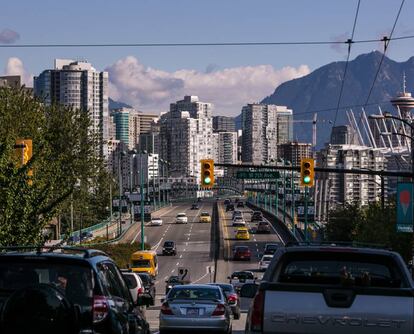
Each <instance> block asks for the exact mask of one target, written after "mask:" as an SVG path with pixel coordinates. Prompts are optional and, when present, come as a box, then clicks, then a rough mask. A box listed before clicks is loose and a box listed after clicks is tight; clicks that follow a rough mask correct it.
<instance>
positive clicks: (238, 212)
mask: <svg viewBox="0 0 414 334" xmlns="http://www.w3.org/2000/svg"><path fill="white" fill-rule="evenodd" d="M235 217H243V214H242V212H241V211H240V210H234V211H233V212H232V215H231V219H232V220H234V218H235Z"/></svg>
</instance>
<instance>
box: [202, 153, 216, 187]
mask: <svg viewBox="0 0 414 334" xmlns="http://www.w3.org/2000/svg"><path fill="white" fill-rule="evenodd" d="M200 162H201V186H202V187H203V188H206V189H211V188H213V186H214V160H213V159H202V160H201V161H200Z"/></svg>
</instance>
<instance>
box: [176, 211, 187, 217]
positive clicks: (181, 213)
mask: <svg viewBox="0 0 414 334" xmlns="http://www.w3.org/2000/svg"><path fill="white" fill-rule="evenodd" d="M179 215H184V216H186V213H185V212H179V213H177V216H179Z"/></svg>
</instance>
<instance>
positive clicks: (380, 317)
mask: <svg viewBox="0 0 414 334" xmlns="http://www.w3.org/2000/svg"><path fill="white" fill-rule="evenodd" d="M288 290H289V291H288ZM312 290H313V291H312ZM318 290H319V291H318ZM384 296H386V298H384ZM348 297H349V298H348ZM347 298H348V299H352V300H349V302H347V301H346V300H345V299H347ZM335 300H337V302H335ZM344 302H345V303H344ZM328 304H330V305H331V306H329V305H328ZM413 304H414V298H413V293H412V290H410V289H406V290H396V291H390V290H388V289H384V290H382V291H375V292H372V291H371V292H369V293H368V294H363V293H360V292H358V291H356V290H351V289H326V288H325V289H323V290H321V288H320V287H315V288H312V287H309V286H307V287H304V288H303V289H301V288H300V287H297V286H296V287H295V288H294V289H292V287H289V288H288V287H286V286H285V285H284V284H277V283H273V284H269V285H268V286H267V289H266V290H265V300H264V310H265V311H264V312H265V313H264V318H263V333H279V334H280V333H309V334H311V333H338V334H342V333H343V334H345V333H346V334H349V333H351V334H359V333H375V334H382V333H407V334H408V333H410V334H412V333H414V329H413V328H414V327H413V315H414V305H413ZM332 305H333V306H332Z"/></svg>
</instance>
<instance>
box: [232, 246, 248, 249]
mask: <svg viewBox="0 0 414 334" xmlns="http://www.w3.org/2000/svg"><path fill="white" fill-rule="evenodd" d="M240 248H241V249H250V248H249V246H235V247H234V249H240Z"/></svg>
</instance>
